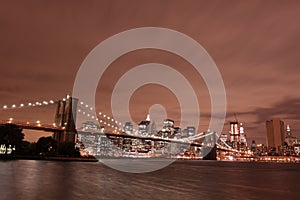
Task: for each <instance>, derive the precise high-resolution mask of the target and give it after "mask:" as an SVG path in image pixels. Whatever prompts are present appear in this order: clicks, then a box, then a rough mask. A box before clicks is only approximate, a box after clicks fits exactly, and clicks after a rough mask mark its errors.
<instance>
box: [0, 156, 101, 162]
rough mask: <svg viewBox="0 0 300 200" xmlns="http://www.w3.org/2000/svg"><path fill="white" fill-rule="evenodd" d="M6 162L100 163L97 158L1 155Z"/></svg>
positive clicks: (0, 158) (0, 159)
mask: <svg viewBox="0 0 300 200" xmlns="http://www.w3.org/2000/svg"><path fill="white" fill-rule="evenodd" d="M6 160H51V161H63V162H98V159H96V158H95V157H92V156H90V157H64V156H31V155H1V156H0V161H6Z"/></svg>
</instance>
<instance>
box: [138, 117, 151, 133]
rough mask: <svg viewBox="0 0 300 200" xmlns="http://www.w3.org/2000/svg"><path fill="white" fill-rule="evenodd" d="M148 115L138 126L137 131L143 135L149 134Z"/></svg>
mask: <svg viewBox="0 0 300 200" xmlns="http://www.w3.org/2000/svg"><path fill="white" fill-rule="evenodd" d="M149 125H150V115H149V114H148V115H147V118H146V120H145V121H141V122H140V123H139V126H138V133H139V134H143V135H149V134H150V126H149Z"/></svg>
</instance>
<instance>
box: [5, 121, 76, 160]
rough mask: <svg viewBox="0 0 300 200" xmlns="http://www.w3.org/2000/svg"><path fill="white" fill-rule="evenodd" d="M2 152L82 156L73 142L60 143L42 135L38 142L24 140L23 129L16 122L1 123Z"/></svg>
mask: <svg viewBox="0 0 300 200" xmlns="http://www.w3.org/2000/svg"><path fill="white" fill-rule="evenodd" d="M0 149H1V151H0V154H1V155H6V156H7V155H8V154H11V155H19V156H64V157H80V152H79V149H77V148H75V144H74V143H72V142H64V143H60V144H58V143H57V141H56V140H54V139H53V138H52V137H51V136H49V137H41V138H39V139H38V141H37V142H28V141H25V140H24V133H23V129H22V128H20V127H18V126H16V125H14V124H4V125H0Z"/></svg>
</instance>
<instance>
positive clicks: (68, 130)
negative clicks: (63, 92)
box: [53, 97, 78, 143]
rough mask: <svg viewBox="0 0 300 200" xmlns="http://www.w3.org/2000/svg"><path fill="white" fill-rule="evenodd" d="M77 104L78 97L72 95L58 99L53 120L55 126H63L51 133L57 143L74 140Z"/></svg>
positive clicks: (75, 136)
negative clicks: (60, 129)
mask: <svg viewBox="0 0 300 200" xmlns="http://www.w3.org/2000/svg"><path fill="white" fill-rule="evenodd" d="M77 104H78V99H76V98H72V97H68V98H66V99H63V100H59V101H58V104H57V110H56V114H55V120H54V121H55V124H56V126H58V127H63V128H64V130H62V131H57V132H54V134H53V138H54V140H56V141H57V142H58V143H62V142H75V141H76V138H77V131H76V111H77Z"/></svg>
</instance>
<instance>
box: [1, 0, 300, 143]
mask: <svg viewBox="0 0 300 200" xmlns="http://www.w3.org/2000/svg"><path fill="white" fill-rule="evenodd" d="M299 8H300V3H299V2H298V1H296V0H295V1H289V2H288V3H286V2H284V1H279V0H278V1H277V0H270V1H268V0H265V1H255V0H253V1H198V0H195V1H179V0H178V1H176V0H172V1H167V0H165V1H157V0H151V1H140V0H131V1H125V0H119V1H115V0H106V1H104V0H100V1H92V0H91V1H84V0H82V1H38V0H36V1H33V0H29V1H26V2H25V1H14V0H12V1H1V6H0V27H1V31H0V44H1V45H0V67H1V73H0V106H1V107H2V106H3V105H11V104H20V103H23V102H25V103H26V102H32V101H36V100H50V99H61V98H62V97H64V96H65V95H66V94H72V90H73V84H74V80H75V78H76V74H77V71H78V69H79V68H80V66H81V64H82V62H83V60H84V59H85V58H86V57H87V55H88V54H89V53H90V52H91V50H92V49H94V48H95V47H96V46H97V45H98V44H99V43H100V42H102V41H104V40H105V39H107V38H109V37H110V36H113V35H115V34H118V33H120V32H122V31H126V30H128V29H134V28H139V27H163V28H168V29H173V30H176V31H179V32H181V33H184V34H186V35H188V36H189V37H191V38H193V39H194V40H196V41H197V42H198V43H199V44H201V45H202V46H203V47H204V48H205V49H206V51H207V52H208V53H209V55H210V56H211V58H212V59H213V60H214V62H215V63H216V65H217V66H218V69H219V71H220V73H221V75H222V77H223V81H224V85H225V89H226V95H227V117H226V120H225V121H226V122H225V127H224V131H223V132H228V129H229V127H228V122H229V121H232V120H234V119H235V117H234V114H236V116H237V118H238V120H239V121H240V122H243V123H244V126H245V129H246V133H247V136H248V138H250V139H255V140H256V141H257V142H262V143H265V124H264V123H265V120H268V119H271V118H273V117H280V118H282V119H283V120H284V121H285V124H290V125H291V128H292V131H293V133H294V134H297V133H298V135H299V133H300V112H299V110H300V95H299V89H300V86H299V78H300V75H299V74H300V67H299V66H300V56H299V55H300V42H299V38H300V37H299V36H300V25H299V18H300V12H299ZM99 57H101V55H99ZM144 63H162V64H165V65H168V66H171V67H173V68H174V69H176V70H177V71H178V72H180V73H181V74H182V75H183V76H184V77H185V78H186V79H187V80H188V81H189V82H190V83H191V85H192V86H193V89H194V90H195V93H196V96H197V98H198V100H199V105H200V112H201V120H200V121H201V122H199V129H202V130H203V129H205V128H206V126H207V124H208V122H209V121H208V117H209V116H210V106H211V105H210V99H209V94H208V91H207V88H206V86H205V83H204V81H203V80H202V78H201V76H198V75H197V74H196V73H195V71H194V69H193V68H192V66H190V64H189V63H187V62H186V61H185V60H184V59H182V58H180V57H179V56H177V55H174V54H173V53H170V52H165V51H161V50H155V49H146V50H138V51H134V52H130V53H128V54H126V55H123V56H120V57H119V58H118V59H116V60H115V61H114V62H113V63H112V64H111V65H110V66H109V68H108V69H107V70H106V71H105V73H104V76H102V77H101V80H100V82H99V85H98V88H97V93H96V99H95V101H96V109H97V110H98V111H102V112H105V113H108V114H111V113H112V111H111V100H110V98H111V94H112V91H113V89H114V86H115V84H116V82H117V81H118V80H119V79H120V78H121V77H122V75H123V74H125V73H126V72H128V70H130V69H132V68H133V67H135V66H137V65H141V64H144ZM171 78H172V77H167V76H166V79H171ZM175 97H176V95H175V94H174V93H172V92H171V91H170V90H169V88H167V87H161V86H159V85H155V84H152V85H151V84H148V85H144V86H142V87H139V88H138V90H136V91H135V92H134V94H133V95H132V96H131V99H130V112H131V115H132V116H131V117H132V119H133V120H134V121H135V122H137V123H138V121H140V120H143V119H144V118H145V115H146V114H147V112H148V110H149V108H150V107H151V105H153V104H161V105H163V106H164V107H165V109H166V113H167V117H169V118H172V119H174V120H175V122H176V123H177V125H178V124H179V120H180V112H179V110H180V109H179V102H178V100H177V99H176V98H175ZM54 111H55V108H54V106H52V107H50V108H39V109H31V110H29V109H23V110H21V111H19V110H18V111H12V110H9V111H3V110H2V111H1V114H0V116H1V120H6V119H8V118H9V117H13V118H15V119H16V120H17V119H19V120H20V121H24V120H32V121H34V120H35V119H37V118H39V119H40V120H43V121H45V122H47V123H48V122H49V123H50V122H52V121H53V118H54ZM189 114H190V117H191V118H193V117H195V118H197V117H198V116H195V115H194V113H193V111H189ZM28 138H29V137H28ZM30 139H32V138H30Z"/></svg>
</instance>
